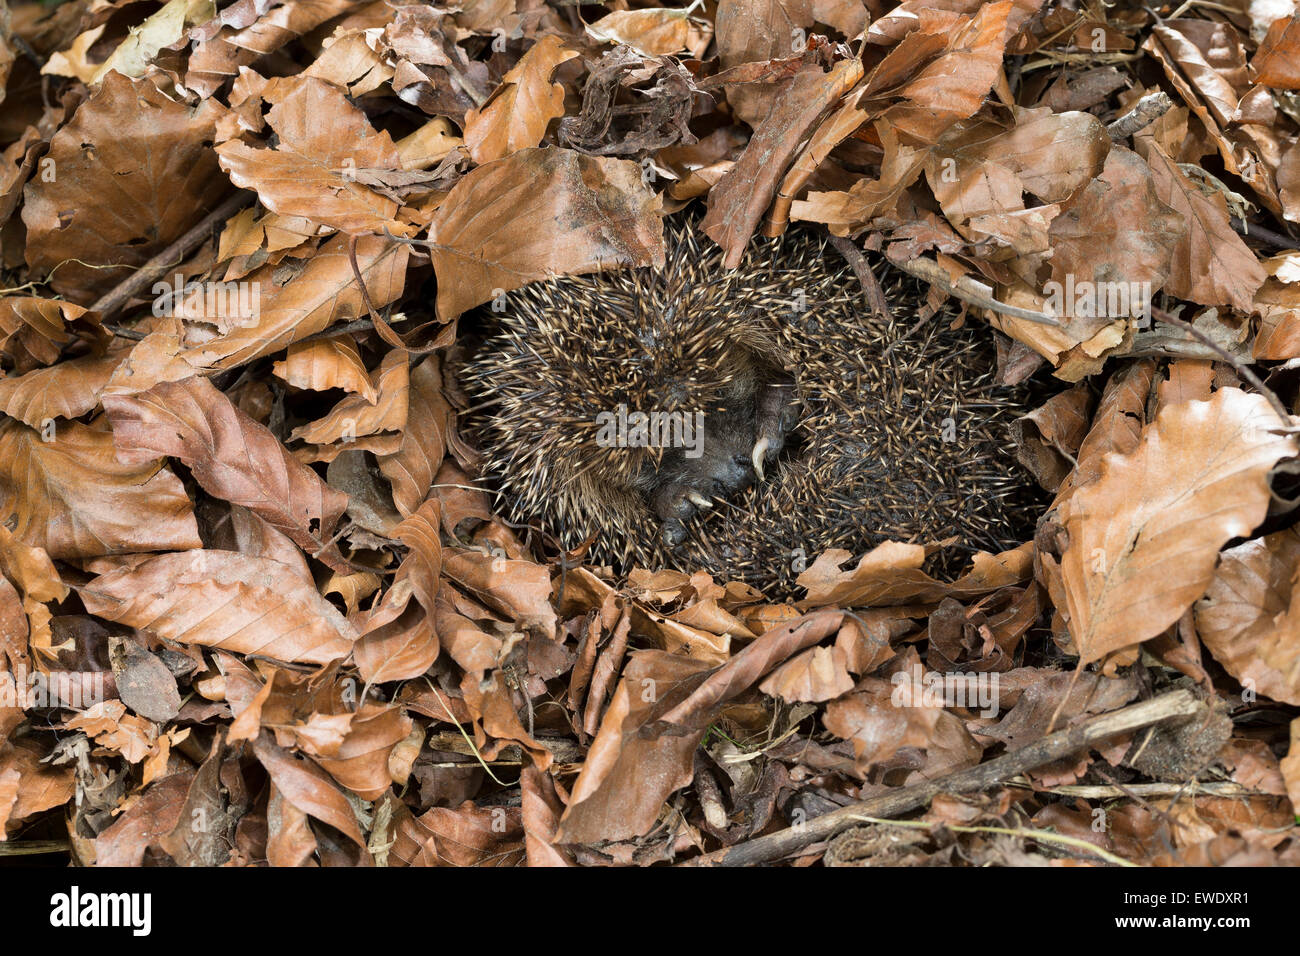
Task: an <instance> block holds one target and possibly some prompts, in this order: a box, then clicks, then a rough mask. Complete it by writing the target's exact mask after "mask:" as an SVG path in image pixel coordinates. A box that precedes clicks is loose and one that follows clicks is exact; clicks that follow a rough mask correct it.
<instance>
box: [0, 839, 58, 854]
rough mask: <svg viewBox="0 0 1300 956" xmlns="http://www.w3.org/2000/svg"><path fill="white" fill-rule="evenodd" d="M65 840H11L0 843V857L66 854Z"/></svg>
mask: <svg viewBox="0 0 1300 956" xmlns="http://www.w3.org/2000/svg"><path fill="white" fill-rule="evenodd" d="M71 849H72V844H71V843H69V842H68V841H67V840H13V841H5V842H0V856H37V855H39V854H42V853H67V852H68V851H69V850H71Z"/></svg>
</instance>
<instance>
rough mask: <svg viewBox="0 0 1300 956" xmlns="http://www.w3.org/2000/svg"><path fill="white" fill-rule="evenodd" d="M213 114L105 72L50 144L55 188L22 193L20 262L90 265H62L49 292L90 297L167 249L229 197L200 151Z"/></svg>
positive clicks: (45, 266) (39, 186)
mask: <svg viewBox="0 0 1300 956" xmlns="http://www.w3.org/2000/svg"><path fill="white" fill-rule="evenodd" d="M217 113H218V108H217V105H216V104H215V103H214V102H204V103H203V104H202V105H201V106H199V108H198V109H191V108H190V107H189V106H188V105H186V104H184V103H177V102H174V101H173V100H170V99H168V98H167V97H166V96H164V95H163V94H162V93H160V92H158V90H157V89H156V88H155V87H154V85H153V83H151V82H149V81H148V80H134V81H133V80H129V79H127V78H126V77H124V76H122V75H121V74H120V73H115V72H114V73H109V74H108V75H106V76H105V77H104V81H103V83H102V84H100V87H99V89H98V90H96V91H95V92H94V93H93V94H92V95H91V96H90V98H89V99H87V100H86V101H85V102H84V103H82V104H81V107H80V108H79V109H78V110H77V113H76V115H75V116H74V117H73V118H72V121H71V122H69V123H68V124H67V125H66V126H64V127H63V128H62V129H61V130H59V131H58V132H57V133H55V134H54V137H53V138H52V139H51V140H50V152H49V157H48V158H50V159H52V160H53V161H54V164H55V168H56V169H57V175H56V177H55V179H54V181H53V182H46V181H45V180H44V179H43V178H42V177H39V176H38V177H36V178H35V179H33V180H32V181H31V182H30V183H28V184H27V187H26V189H25V191H24V195H25V199H24V203H23V222H24V223H26V225H27V263H28V265H30V266H31V267H32V268H33V269H36V270H38V271H40V272H42V273H44V272H48V271H49V270H51V269H53V268H54V267H55V266H56V265H59V264H60V263H63V262H65V260H69V259H79V260H81V261H82V262H85V263H88V265H80V264H78V263H67V264H66V265H63V266H61V267H60V268H59V269H58V271H57V272H55V273H54V276H53V277H52V279H51V286H52V287H53V288H54V289H55V290H57V291H59V292H61V293H63V294H64V295H67V296H69V297H71V298H80V299H90V298H93V297H94V296H95V295H98V294H99V293H102V292H104V291H105V290H107V289H108V288H111V287H112V286H113V285H114V284H115V283H118V282H120V281H122V279H124V278H125V277H126V276H127V275H128V274H130V273H131V272H133V271H134V270H135V267H137V266H140V265H142V264H143V263H144V262H145V261H146V260H148V259H149V258H150V257H151V256H153V255H156V254H157V253H158V252H161V251H162V250H163V249H164V248H166V247H167V245H168V244H169V243H171V242H172V241H173V240H175V239H176V238H178V237H179V236H180V235H181V234H182V233H183V232H185V231H186V230H187V229H189V228H190V227H191V226H192V225H194V223H195V222H196V221H197V220H198V219H199V218H200V216H201V210H204V209H209V208H211V207H212V206H214V205H216V203H217V202H218V201H219V200H220V197H221V196H222V194H223V193H225V192H228V191H229V188H230V186H229V183H228V182H227V181H226V178H225V177H224V176H222V175H221V171H220V170H219V169H218V168H217V159H216V156H214V155H213V153H212V151H211V149H209V148H208V147H207V146H206V145H205V143H210V142H211V141H212V139H213V137H214V135H215V129H214V123H215V120H216V116H217ZM141 157H149V159H148V160H147V161H144V162H142V161H141ZM97 265H99V266H102V265H112V266H114V268H109V269H96V268H93V267H94V266H97Z"/></svg>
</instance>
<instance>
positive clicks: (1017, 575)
mask: <svg viewBox="0 0 1300 956" xmlns="http://www.w3.org/2000/svg"><path fill="white" fill-rule="evenodd" d="M931 550H932V549H930V548H927V547H924V546H922V545H919V544H903V543H901V542H898V541H886V542H884V543H883V544H880V545H877V546H876V547H875V548H873V549H872V550H871V551H869V552H867V553H866V554H864V555H863V556H862V558H861V559H859V561H858V563H857V564H856V565H855V566H853V567H851V568H847V569H841V565H844V564H845V563H846V562H847V561H848V559H849V558H851V557H852V555H851V554H850V553H849V552H848V551H844V550H842V549H838V548H833V549H831V550H829V551H826V552H825V553H823V554H821V555H818V557H817V560H816V561H814V562H813V563H812V565H811V566H810V567H809V568H808V569H807V570H806V571H804V572H803V573H802V574H800V575H799V577H798V578H797V579H796V581H795V583H796V584H799V585H801V586H802V587H805V588H807V589H808V597H807V598H805V599H804V600H803V601H801V602H799V604H800V606H801V607H804V608H815V607H822V606H825V605H828V604H834V605H838V606H840V607H872V606H875V605H890V604H908V603H912V602H925V601H938V600H940V599H941V598H943V597H946V596H948V595H964V596H974V595H978V594H983V593H986V592H988V591H996V590H997V589H998V588H1002V587H1006V586H1008V585H1011V584H1019V583H1020V582H1022V581H1024V580H1026V579H1027V578H1028V577H1029V575H1030V573H1031V567H1032V562H1033V547H1032V545H1030V544H1023V545H1021V546H1020V547H1018V548H1016V549H1015V550H1013V551H1005V552H1003V553H1002V554H989V553H988V552H987V551H980V552H977V553H976V554H975V556H974V557H973V558H971V568H970V570H969V571H967V572H965V573H964V574H963V575H962V576H961V577H959V578H958V579H957V580H956V581H954V582H952V583H951V584H945V583H944V582H942V581H937V580H935V579H934V578H932V577H930V575H928V574H926V573H925V572H924V571H922V570H921V566H922V565H923V564H924V563H925V559H926V557H927V556H928V555H929V553H930V551H931Z"/></svg>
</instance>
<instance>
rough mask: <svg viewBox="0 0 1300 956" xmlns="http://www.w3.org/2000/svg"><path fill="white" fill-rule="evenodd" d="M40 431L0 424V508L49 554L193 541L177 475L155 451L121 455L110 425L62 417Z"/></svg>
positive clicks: (196, 543) (18, 531)
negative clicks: (131, 457) (124, 457)
mask: <svg viewBox="0 0 1300 956" xmlns="http://www.w3.org/2000/svg"><path fill="white" fill-rule="evenodd" d="M49 437H52V440H49V441H47V440H46V435H44V434H43V433H41V432H37V431H33V430H32V429H30V428H28V427H27V426H26V425H22V424H20V423H18V422H13V421H10V422H7V423H5V424H3V425H0V513H3V514H5V515H8V516H10V520H11V521H12V522H13V525H12V527H13V532H14V535H15V536H16V537H17V538H19V539H20V540H21V541H23V542H25V543H26V544H28V545H31V546H33V547H38V548H43V549H44V550H45V551H47V552H48V553H49V555H50V556H51V557H54V558H88V557H97V556H99V555H105V554H127V553H132V552H140V551H162V550H168V549H172V548H197V547H201V546H202V542H201V541H200V540H199V533H198V525H197V523H196V522H195V520H194V511H193V509H192V507H191V505H190V499H189V497H188V496H187V495H186V494H185V489H184V488H183V487H182V486H181V483H180V479H178V478H177V477H176V476H175V475H174V474H172V473H171V471H169V470H168V469H167V468H166V467H165V466H164V464H163V460H162V459H161V458H160V457H158V456H157V455H147V456H140V457H137V458H136V459H135V460H134V461H133V462H131V463H124V462H122V461H120V460H119V459H118V458H117V457H116V455H115V452H114V444H113V435H112V434H111V433H110V432H107V431H103V430H100V429H96V428H90V427H88V426H86V425H82V424H80V423H79V422H69V423H67V424H64V425H60V426H58V427H56V428H53V429H52V431H51V432H50V433H49Z"/></svg>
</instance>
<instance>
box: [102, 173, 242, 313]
mask: <svg viewBox="0 0 1300 956" xmlns="http://www.w3.org/2000/svg"><path fill="white" fill-rule="evenodd" d="M253 196H254V194H253V193H251V192H247V191H245V190H241V191H240V192H237V193H235V195H233V196H231V197H230V198H229V199H227V200H226V201H225V202H223V203H222V204H221V205H220V206H218V207H217V208H216V209H214V210H212V212H210V213H208V214H207V215H206V216H204V217H203V218H202V219H201V220H200V221H199V224H198V225H196V226H195V227H194V228H193V229H191V230H190V231H189V232H187V233H185V235H183V236H181V237H180V238H179V239H177V240H176V241H175V242H173V243H172V244H171V245H170V246H168V247H167V248H166V249H164V250H163V251H162V252H160V253H158V255H156V256H154V257H153V258H152V259H150V260H149V261H148V262H146V263H145V264H144V265H142V266H141V267H140V268H139V269H137V270H136V271H135V272H133V273H131V274H130V275H129V276H127V277H126V278H125V279H123V280H122V281H121V282H119V283H118V284H117V285H115V286H114V287H113V288H112V289H110V290H109V291H108V292H106V293H104V295H102V296H100V298H99V300H98V301H96V302H95V304H94V305H92V306H91V307H90V308H91V311H93V312H98V313H99V314H100V316H102V317H103V318H104V319H108V318H110V317H112V316H114V315H116V314H117V313H118V312H119V311H121V309H122V308H123V307H124V306H125V305H126V304H127V303H128V302H130V301H131V299H133V298H134V297H135V296H136V295H138V294H139V293H140V292H141V291H143V290H144V289H145V287H146V286H148V285H150V284H152V283H153V281H154V280H155V279H157V278H158V277H159V276H161V275H162V274H163V273H164V272H166V271H167V270H168V269H171V268H172V267H174V266H177V265H180V263H181V262H182V261H184V259H185V257H186V256H188V255H189V254H190V253H191V252H193V251H194V250H195V248H197V247H198V245H199V244H200V243H201V242H203V240H204V239H205V238H207V235H208V233H209V232H210V231H211V230H212V227H213V226H215V225H216V224H217V223H219V222H224V221H225V220H226V219H229V218H230V217H231V216H233V215H234V214H235V213H237V212H238V211H239V210H241V209H243V208H244V207H245V206H247V205H248V203H249V202H250V201H251V200H252V199H253ZM113 331H114V334H116V335H122V337H123V338H134V336H132V335H125V334H123V333H124V331H125V330H120V329H119V330H113Z"/></svg>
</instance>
